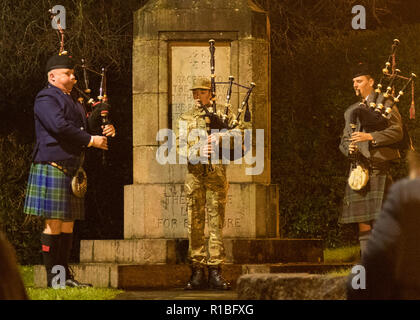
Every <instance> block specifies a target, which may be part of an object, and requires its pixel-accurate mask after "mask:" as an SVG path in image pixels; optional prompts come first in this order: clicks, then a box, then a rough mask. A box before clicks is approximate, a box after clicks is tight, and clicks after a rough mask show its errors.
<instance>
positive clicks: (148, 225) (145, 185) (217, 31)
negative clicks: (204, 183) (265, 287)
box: [35, 0, 325, 290]
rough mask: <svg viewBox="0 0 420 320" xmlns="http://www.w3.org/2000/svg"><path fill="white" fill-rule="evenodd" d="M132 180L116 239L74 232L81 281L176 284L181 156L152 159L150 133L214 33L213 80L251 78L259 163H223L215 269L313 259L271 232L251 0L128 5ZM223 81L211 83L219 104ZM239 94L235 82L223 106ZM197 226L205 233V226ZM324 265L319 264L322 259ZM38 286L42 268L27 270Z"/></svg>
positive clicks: (170, 120) (309, 250)
mask: <svg viewBox="0 0 420 320" xmlns="http://www.w3.org/2000/svg"><path fill="white" fill-rule="evenodd" d="M133 15H134V22H133V62H132V68H133V87H132V90H133V91H132V93H133V101H132V103H133V105H132V108H133V171H132V172H133V184H132V185H127V186H125V189H124V239H118V240H82V241H81V246H80V263H79V264H77V265H73V269H74V271H75V273H76V276H77V277H78V279H80V281H82V282H88V283H91V284H93V285H94V286H96V287H115V288H116V287H118V288H122V289H127V290H129V289H141V288H177V287H183V286H184V285H185V283H186V281H187V280H188V278H189V276H190V268H189V264H188V261H187V251H188V240H187V228H188V219H187V202H186V195H185V190H184V179H185V175H186V167H187V166H186V165H185V164H160V163H159V162H158V161H157V160H156V154H157V151H158V149H159V147H160V146H161V145H162V144H163V143H165V142H162V141H158V140H157V134H158V132H159V130H162V129H173V128H175V126H176V121H177V119H178V117H179V115H180V114H182V113H183V112H184V111H186V110H188V109H189V108H191V107H192V106H193V102H194V101H193V99H192V94H191V91H190V90H189V89H190V88H191V86H192V83H193V80H194V78H196V77H208V78H210V63H209V60H210V52H209V40H210V39H214V40H215V49H216V50H215V65H216V68H215V75H216V81H218V82H223V81H228V78H229V76H233V77H234V79H235V82H237V83H240V84H243V85H245V86H248V85H249V84H250V83H251V82H254V83H255V84H256V86H255V88H254V89H253V92H252V95H251V97H250V101H249V105H250V108H251V110H250V111H251V114H252V128H253V140H252V141H253V143H252V152H253V153H254V155H255V152H256V143H255V137H256V135H255V132H256V129H262V130H263V133H264V136H263V141H264V149H263V150H264V157H263V159H264V160H263V170H262V173H261V174H255V175H249V174H246V173H245V172H246V171H245V170H246V168H249V167H253V166H255V165H256V164H248V163H245V162H243V163H242V164H233V163H231V164H229V165H228V168H227V176H228V181H229V184H230V188H229V193H228V199H227V204H226V214H225V224H224V229H223V235H224V244H225V250H226V263H225V265H224V266H223V270H224V271H223V272H224V276H225V278H226V279H227V280H229V281H230V282H231V283H232V285H233V286H234V287H235V284H236V281H237V279H238V278H239V277H240V276H241V275H243V274H252V273H276V272H307V271H308V270H313V269H314V268H315V269H316V268H318V267H319V269H321V267H322V266H323V264H322V262H323V244H322V240H319V239H284V238H282V237H281V232H280V229H281V228H280V217H279V205H281V199H279V197H278V189H277V186H276V185H274V184H271V180H270V157H271V155H270V148H271V135H270V130H271V119H270V117H271V115H270V113H271V110H270V108H271V92H270V90H271V83H270V64H271V60H270V22H269V19H268V15H267V13H266V12H265V11H263V10H262V9H261V8H259V7H258V6H257V5H256V4H255V3H253V1H248V0H235V1H222V0H213V1H207V0H183V1H173V0H150V1H148V2H147V3H146V4H145V5H144V6H143V7H142V8H140V9H139V10H138V11H136V12H134V13H133ZM226 88H227V86H226V85H218V86H217V101H218V103H219V104H224V101H225V99H226ZM245 94H246V90H244V89H243V88H241V87H238V86H235V87H234V88H233V92H232V99H231V104H232V107H233V112H234V113H237V110H238V107H239V105H240V103H241V101H242V99H243V98H244V96H245ZM206 234H207V233H206ZM324 267H325V266H324ZM35 283H36V285H38V286H45V285H46V279H45V270H44V269H43V267H42V266H37V267H36V268H35Z"/></svg>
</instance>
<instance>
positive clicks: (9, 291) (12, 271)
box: [0, 232, 28, 300]
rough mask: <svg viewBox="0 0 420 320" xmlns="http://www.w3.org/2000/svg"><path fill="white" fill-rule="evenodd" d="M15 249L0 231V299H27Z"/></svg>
mask: <svg viewBox="0 0 420 320" xmlns="http://www.w3.org/2000/svg"><path fill="white" fill-rule="evenodd" d="M27 299H28V296H27V294H26V290H25V286H24V285H23V281H22V277H21V275H20V273H19V269H18V265H17V261H16V254H15V250H14V249H13V247H12V245H11V244H10V243H9V241H7V239H6V237H5V236H4V235H3V233H2V232H0V300H27Z"/></svg>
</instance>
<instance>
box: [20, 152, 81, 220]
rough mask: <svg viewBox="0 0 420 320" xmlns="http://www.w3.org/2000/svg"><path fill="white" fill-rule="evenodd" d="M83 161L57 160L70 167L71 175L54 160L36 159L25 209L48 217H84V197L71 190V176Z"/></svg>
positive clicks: (70, 218) (31, 172) (63, 218)
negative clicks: (53, 162)
mask: <svg viewBox="0 0 420 320" xmlns="http://www.w3.org/2000/svg"><path fill="white" fill-rule="evenodd" d="M79 161H80V158H76V159H72V160H67V161H60V162H59V161H57V163H59V164H60V165H62V166H63V167H64V168H66V169H67V170H68V172H69V174H68V175H66V174H64V172H62V171H61V170H60V169H58V168H55V167H53V166H52V165H50V164H47V163H32V165H31V169H30V172H29V178H28V186H27V189H26V196H25V204H24V208H23V211H24V212H25V213H26V214H29V215H35V216H40V217H44V218H45V219H60V220H63V221H74V220H84V216H85V209H84V199H83V198H78V197H76V196H75V195H74V194H73V192H72V190H71V179H72V177H73V175H74V172H75V171H76V170H77V169H78V166H79Z"/></svg>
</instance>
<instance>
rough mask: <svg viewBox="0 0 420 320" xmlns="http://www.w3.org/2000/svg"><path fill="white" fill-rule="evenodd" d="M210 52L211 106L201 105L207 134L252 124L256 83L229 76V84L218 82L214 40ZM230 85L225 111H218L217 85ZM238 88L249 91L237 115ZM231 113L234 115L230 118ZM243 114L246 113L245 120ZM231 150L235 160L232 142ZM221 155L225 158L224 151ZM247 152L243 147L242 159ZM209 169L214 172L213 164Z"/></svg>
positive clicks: (230, 152) (211, 41) (210, 41)
mask: <svg viewBox="0 0 420 320" xmlns="http://www.w3.org/2000/svg"><path fill="white" fill-rule="evenodd" d="M209 50H210V73H211V76H210V79H211V90H210V92H211V98H210V106H209V107H207V106H205V105H202V104H201V107H202V109H203V110H204V112H205V115H204V119H205V122H206V131H207V134H208V135H210V134H211V132H212V130H214V129H217V130H219V131H222V132H223V131H227V130H232V129H235V128H237V127H238V126H239V125H241V124H242V123H243V122H247V123H250V122H251V111H250V108H249V98H250V96H251V93H252V90H253V89H254V87H255V83H254V82H251V83H250V85H249V87H247V86H244V85H241V84H239V83H236V82H234V77H233V76H229V80H228V81H227V82H216V75H215V69H216V61H215V51H216V48H215V41H214V40H213V39H211V40H209ZM226 84H227V85H228V89H227V92H226V101H225V104H224V110H218V109H217V104H216V85H226ZM234 85H235V86H237V87H240V88H244V89H247V92H246V94H245V97H244V98H243V100H242V103H241V105H240V106H239V108H238V112H237V114H236V115H234V114H233V112H232V105H231V102H230V101H231V97H232V88H233V86H234ZM229 113H232V115H231V116H229ZM242 113H244V116H243V119H241V117H242ZM230 142H231V143H230V150H229V159H228V160H235V157H236V155H235V152H234V148H233V145H234V144H233V143H232V140H231V141H230ZM221 151H222V152H221V153H219V154H221V155H222V156H224V154H225V153H224V152H223V150H221ZM245 152H246V150H244V148H243V147H242V152H241V155H240V157H242V156H243V155H244V154H245ZM208 168H209V170H210V171H212V170H213V168H212V165H211V163H209V164H208Z"/></svg>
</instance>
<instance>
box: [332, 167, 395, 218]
mask: <svg viewBox="0 0 420 320" xmlns="http://www.w3.org/2000/svg"><path fill="white" fill-rule="evenodd" d="M391 183H392V178H391V176H390V175H389V170H388V167H385V168H380V169H379V168H376V167H375V168H373V169H370V170H369V181H368V183H367V185H366V186H365V187H364V188H363V189H362V190H359V191H355V190H353V189H352V188H350V186H349V185H348V184H347V185H346V191H345V194H344V201H343V210H342V213H341V216H340V218H339V220H338V222H339V223H357V222H368V221H371V220H376V219H377V218H378V216H379V214H380V212H381V208H382V202H383V201H384V198H385V195H386V191H387V190H388V188H389V187H390V185H391Z"/></svg>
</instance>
